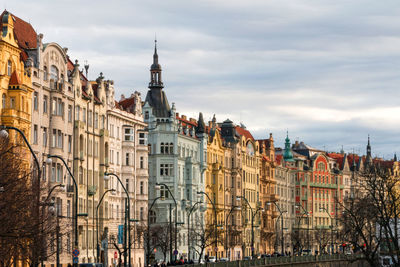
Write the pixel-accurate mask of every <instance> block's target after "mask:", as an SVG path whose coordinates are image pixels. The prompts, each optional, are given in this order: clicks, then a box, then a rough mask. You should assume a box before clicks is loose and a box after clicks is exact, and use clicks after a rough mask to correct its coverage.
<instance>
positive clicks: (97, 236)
mask: <svg viewBox="0 0 400 267" xmlns="http://www.w3.org/2000/svg"><path fill="white" fill-rule="evenodd" d="M108 192H111V194H114V193H115V189H108V190H106V191H105V192H104V193H103V195H102V196H101V198H100V201H99V203H98V204H97V207H96V239H97V241H96V248H97V262H99V260H100V245H99V207H100V205H101V202H102V201H103V198H104V196H105V195H106V194H107V193H108Z"/></svg>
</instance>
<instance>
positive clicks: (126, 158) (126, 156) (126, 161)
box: [125, 153, 130, 166]
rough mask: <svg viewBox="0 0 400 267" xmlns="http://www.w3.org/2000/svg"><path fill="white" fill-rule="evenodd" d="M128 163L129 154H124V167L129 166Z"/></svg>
mask: <svg viewBox="0 0 400 267" xmlns="http://www.w3.org/2000/svg"><path fill="white" fill-rule="evenodd" d="M129 162H130V154H129V153H126V154H125V165H126V166H129Z"/></svg>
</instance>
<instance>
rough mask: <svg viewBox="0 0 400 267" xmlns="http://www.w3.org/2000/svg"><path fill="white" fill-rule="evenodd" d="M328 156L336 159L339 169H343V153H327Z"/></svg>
mask: <svg viewBox="0 0 400 267" xmlns="http://www.w3.org/2000/svg"><path fill="white" fill-rule="evenodd" d="M327 154H328V157H330V158H333V159H334V160H336V162H337V163H338V165H339V169H341V170H342V169H343V164H344V154H340V153H327Z"/></svg>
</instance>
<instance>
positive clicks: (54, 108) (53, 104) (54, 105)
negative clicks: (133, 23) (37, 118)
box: [51, 97, 57, 115]
mask: <svg viewBox="0 0 400 267" xmlns="http://www.w3.org/2000/svg"><path fill="white" fill-rule="evenodd" d="M51 114H53V115H57V98H55V97H54V98H53V100H52V101H51Z"/></svg>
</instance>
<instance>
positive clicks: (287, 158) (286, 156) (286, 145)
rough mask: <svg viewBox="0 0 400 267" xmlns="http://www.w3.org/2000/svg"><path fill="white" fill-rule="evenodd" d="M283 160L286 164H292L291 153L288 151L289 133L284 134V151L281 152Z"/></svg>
mask: <svg viewBox="0 0 400 267" xmlns="http://www.w3.org/2000/svg"><path fill="white" fill-rule="evenodd" d="M283 158H284V159H285V161H288V162H293V161H294V160H293V153H292V150H291V149H290V139H289V133H288V132H286V139H285V151H284V152H283Z"/></svg>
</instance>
